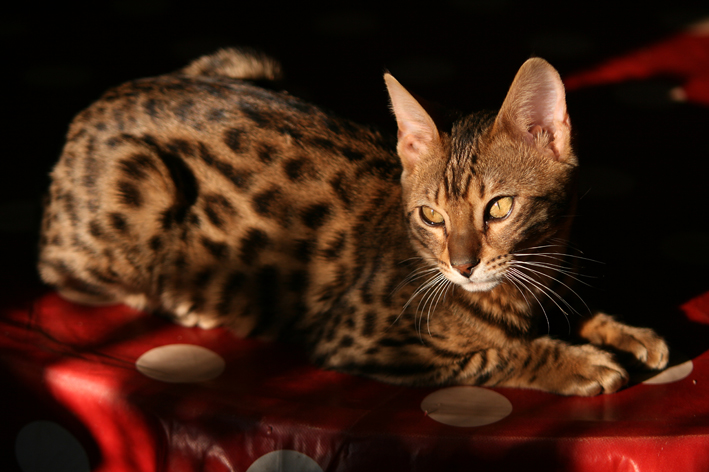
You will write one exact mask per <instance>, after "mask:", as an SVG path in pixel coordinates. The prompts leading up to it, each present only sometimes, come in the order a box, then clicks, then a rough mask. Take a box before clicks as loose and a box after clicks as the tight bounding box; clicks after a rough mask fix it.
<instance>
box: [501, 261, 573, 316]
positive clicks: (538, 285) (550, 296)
mask: <svg viewBox="0 0 709 472" xmlns="http://www.w3.org/2000/svg"><path fill="white" fill-rule="evenodd" d="M509 271H510V272H511V271H514V273H516V274H517V276H518V277H519V278H521V279H523V280H525V281H527V282H529V283H530V284H531V285H532V286H534V287H535V288H536V289H537V290H539V292H541V293H543V294H544V295H546V296H547V298H548V299H549V300H551V302H552V303H553V304H554V305H556V307H557V308H558V309H559V310H560V311H561V312H562V313H563V314H564V315H565V316H566V317H569V316H570V315H569V313H568V312H567V311H566V310H564V308H563V307H562V306H561V305H559V303H558V302H557V301H556V299H555V298H554V297H556V298H557V299H558V300H559V301H560V302H562V303H563V304H565V305H566V306H567V308H568V309H569V310H571V311H573V312H575V313H577V314H578V312H576V310H575V309H574V308H573V307H572V306H571V305H569V303H568V302H567V301H566V300H564V298H563V297H562V296H561V295H559V294H558V293H556V291H554V290H553V289H551V288H549V287H547V286H546V285H544V284H543V283H542V282H540V281H538V280H536V279H535V278H534V277H532V276H531V275H529V274H525V273H524V272H522V271H521V270H519V269H516V268H510V269H509Z"/></svg>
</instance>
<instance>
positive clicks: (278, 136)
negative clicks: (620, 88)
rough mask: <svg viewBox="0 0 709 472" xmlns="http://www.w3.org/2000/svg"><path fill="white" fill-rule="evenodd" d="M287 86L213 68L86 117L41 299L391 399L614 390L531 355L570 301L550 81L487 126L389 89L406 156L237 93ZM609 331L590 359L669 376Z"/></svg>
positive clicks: (65, 172)
mask: <svg viewBox="0 0 709 472" xmlns="http://www.w3.org/2000/svg"><path fill="white" fill-rule="evenodd" d="M279 70H280V69H278V67H277V65H275V63H274V62H273V61H270V60H266V59H263V57H262V56H260V55H257V54H253V53H247V52H243V51H241V52H240V51H235V50H227V51H221V52H219V53H218V54H216V55H215V56H210V57H206V58H201V59H199V60H198V61H196V62H195V63H193V64H192V65H190V66H188V67H187V68H185V69H183V70H182V71H179V72H177V73H173V74H168V75H165V76H161V77H156V78H149V79H143V80H136V81H133V82H129V83H127V84H124V85H121V86H119V87H117V88H115V89H113V90H110V91H109V92H107V93H106V94H105V95H104V96H103V97H102V98H101V99H100V100H99V101H97V102H96V103H94V104H93V105H91V106H90V107H89V108H88V109H86V110H85V111H83V112H82V113H80V114H79V115H78V116H77V118H76V119H75V120H74V122H73V123H72V125H71V127H70V129H69V133H68V137H67V143H66V146H65V148H64V152H63V154H62V157H61V159H60V161H59V163H58V164H57V165H56V167H55V169H54V171H53V173H52V184H51V188H50V198H49V201H48V204H47V206H46V209H45V213H44V220H43V229H42V237H41V254H40V262H39V269H40V273H41V275H42V277H43V279H44V280H45V281H46V282H47V283H49V284H52V285H54V286H56V287H57V288H58V289H59V291H60V293H62V294H63V295H64V296H65V297H66V298H68V299H70V300H74V301H78V302H82V303H116V302H122V303H127V304H130V305H132V306H136V307H138V308H141V309H146V310H151V311H159V312H163V313H167V314H170V315H172V316H173V317H174V318H175V319H176V320H177V321H178V322H180V323H182V324H184V325H188V326H195V325H196V326H201V327H204V328H210V327H213V326H217V325H226V326H228V327H230V328H231V329H233V330H234V331H235V332H236V333H238V334H240V335H243V336H266V337H273V338H285V339H290V340H296V341H300V342H302V343H303V344H304V345H305V346H306V347H307V348H308V349H309V351H310V354H311V356H312V359H313V360H314V361H315V362H316V363H318V364H319V365H321V366H323V367H326V368H331V369H337V370H340V371H344V372H350V373H354V374H359V375H365V376H369V377H372V378H375V379H379V380H383V381H386V382H393V383H398V384H408V385H442V384H452V383H456V384H474V385H491V386H492V385H498V386H512V387H524V388H536V389H541V390H546V391H550V392H556V393H560V394H575V395H592V394H596V393H599V392H612V391H615V390H617V389H618V388H620V387H621V386H622V385H623V384H624V383H625V382H626V380H627V373H626V371H625V370H624V369H623V368H622V367H621V366H620V365H619V364H618V363H617V362H616V361H615V360H614V358H613V357H612V356H611V355H610V354H609V353H607V352H606V351H604V350H601V349H599V348H597V347H593V346H592V345H581V346H572V345H569V344H566V343H564V342H562V341H558V340H555V339H551V338H549V337H547V336H537V335H535V334H534V329H533V327H534V325H535V320H536V318H537V317H539V316H540V309H543V308H542V306H543V305H542V303H538V302H540V301H541V300H543V299H544V298H549V297H551V298H554V295H553V294H552V292H551V290H555V287H554V285H555V284H556V285H559V283H563V282H562V280H561V278H560V274H561V273H563V267H562V260H563V259H564V257H565V255H564V251H565V249H564V247H562V244H560V243H559V242H558V241H564V240H566V238H567V234H568V230H569V224H570V222H571V218H570V215H571V214H573V206H574V180H575V176H576V170H577V160H576V157H575V155H574V154H573V151H572V149H571V146H570V140H569V133H570V123H569V119H568V115H567V114H566V105H565V100H564V91H563V86H562V85H561V81H560V79H559V77H558V74H557V73H556V71H555V70H554V69H553V68H552V67H551V66H549V64H547V63H546V62H544V61H543V60H541V59H532V60H530V61H528V62H527V63H525V64H524V65H523V66H522V68H521V69H520V72H519V73H518V75H517V77H516V78H515V81H514V83H513V84H512V86H511V88H510V92H509V93H508V96H507V98H506V99H505V101H504V103H503V105H502V108H501V110H500V112H499V113H497V114H484V113H478V114H472V115H468V116H463V117H461V118H460V119H458V120H457V121H455V122H454V123H453V124H452V125H451V126H445V127H444V126H443V125H436V124H435V123H434V122H433V120H432V119H431V118H430V116H429V114H428V113H427V112H426V110H425V109H424V108H423V107H422V106H421V105H420V104H419V103H418V102H417V101H416V100H415V99H414V98H413V96H411V95H410V94H409V93H408V92H407V91H406V90H405V89H404V88H403V87H402V86H401V85H400V84H399V83H398V82H397V81H396V80H395V79H394V78H393V77H391V76H390V75H388V74H387V75H386V77H385V79H386V83H387V87H388V90H389V93H390V97H391V100H392V108H393V111H394V114H395V116H396V120H397V124H398V127H399V137H398V142H396V141H394V140H390V139H389V138H386V137H383V136H381V135H380V134H379V133H377V132H376V131H373V130H371V129H369V128H367V127H364V126H360V125H357V124H354V123H351V122H349V121H346V120H343V119H340V118H337V117H335V116H332V115H330V114H327V113H325V112H323V111H321V110H320V109H318V108H316V107H314V106H312V105H310V104H308V103H305V102H303V101H301V100H299V99H297V98H294V97H292V96H290V95H288V94H286V93H281V92H272V91H269V90H266V89H263V88H259V87H257V86H255V85H253V84H251V83H249V82H248V81H245V80H242V79H255V80H258V79H272V78H274V77H275V76H276V75H277V74H278V73H279ZM395 147H396V149H397V151H398V152H395V150H394V148H395ZM397 153H398V157H397ZM501 199H502V200H501ZM499 202H502V203H503V204H504V205H501V206H500V205H499ZM495 205H498V206H499V208H497V209H495V211H496V212H502V211H503V210H502V208H503V207H504V208H505V209H507V208H510V209H509V213H508V214H507V215H504V217H502V215H498V213H495V212H494V211H493V207H494V206H495ZM424 210H426V211H427V212H428V213H426V214H428V215H433V217H435V221H434V222H432V221H429V220H427V219H426V216H425V215H426V214H424ZM492 215H498V216H496V217H493V216H492ZM554 299H555V298H554ZM555 300H556V299H555ZM557 303H559V304H560V302H557ZM599 316H600V317H595V318H593V319H592V320H593V321H592V322H591V323H588V324H586V326H585V327H584V329H583V330H582V334H583V335H584V336H585V337H586V338H588V339H589V340H590V341H591V342H593V343H596V344H601V345H610V346H614V347H616V348H619V349H625V350H628V351H629V352H631V353H632V354H634V355H635V356H636V357H637V358H638V359H640V360H641V361H642V362H645V363H646V364H647V366H648V367H650V368H662V367H664V365H665V364H666V362H667V357H668V353H667V347H666V345H665V344H664V342H663V341H662V340H661V339H660V338H659V337H658V336H657V335H655V334H654V333H653V332H652V331H650V330H647V329H638V328H632V327H629V326H625V325H622V324H620V323H618V322H617V321H615V320H612V319H611V318H609V317H607V316H605V315H599Z"/></svg>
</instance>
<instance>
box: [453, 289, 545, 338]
mask: <svg viewBox="0 0 709 472" xmlns="http://www.w3.org/2000/svg"><path fill="white" fill-rule="evenodd" d="M455 298H456V300H457V301H458V303H461V304H463V305H464V306H467V307H470V308H472V310H473V311H474V312H475V313H476V314H478V315H479V316H481V317H483V318H486V319H488V320H489V321H493V322H495V323H499V324H502V325H506V326H507V327H509V328H511V329H513V330H518V331H520V332H528V331H529V329H530V328H531V326H532V325H533V322H534V315H535V313H534V311H533V309H532V306H531V305H530V304H529V302H528V300H527V299H526V298H525V297H524V295H523V294H522V293H521V292H520V290H519V289H518V288H517V287H515V286H514V285H512V284H510V283H507V282H503V283H501V284H500V285H498V286H497V287H495V288H493V289H492V290H489V291H485V292H468V291H465V290H463V289H460V288H457V290H455Z"/></svg>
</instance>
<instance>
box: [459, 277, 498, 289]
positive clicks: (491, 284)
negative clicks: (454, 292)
mask: <svg viewBox="0 0 709 472" xmlns="http://www.w3.org/2000/svg"><path fill="white" fill-rule="evenodd" d="M458 285H459V286H460V287H462V288H463V290H466V291H468V292H489V291H490V290H492V289H493V288H495V287H497V286H498V285H500V281H499V280H491V281H486V282H472V281H468V282H466V283H462V284H458Z"/></svg>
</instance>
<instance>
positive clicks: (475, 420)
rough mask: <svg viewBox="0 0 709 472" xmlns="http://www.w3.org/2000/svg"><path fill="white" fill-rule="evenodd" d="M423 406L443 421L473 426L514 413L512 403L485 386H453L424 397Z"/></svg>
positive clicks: (450, 423) (444, 422) (432, 415)
mask: <svg viewBox="0 0 709 472" xmlns="http://www.w3.org/2000/svg"><path fill="white" fill-rule="evenodd" d="M421 409H422V410H423V411H424V412H426V414H427V415H428V416H430V417H431V418H432V419H434V420H436V421H438V422H439V423H443V424H447V425H449V426H460V427H472V426H484V425H486V424H490V423H495V422H497V421H500V420H501V419H503V418H505V417H506V416H507V415H509V414H510V413H512V403H510V401H509V400H508V399H507V398H505V397H504V396H502V395H500V394H499V393H497V392H493V391H492V390H488V389H485V388H480V387H450V388H445V389H442V390H438V391H436V392H433V393H431V394H430V395H428V396H427V397H426V398H424V399H423V401H422V402H421Z"/></svg>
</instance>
